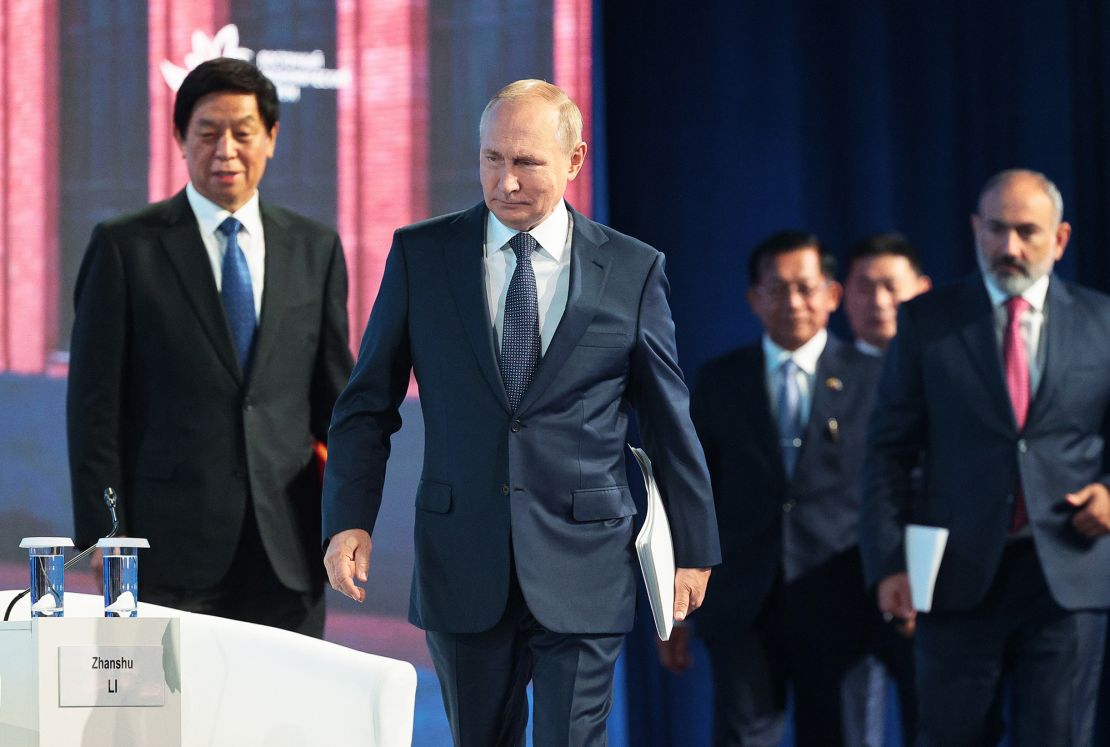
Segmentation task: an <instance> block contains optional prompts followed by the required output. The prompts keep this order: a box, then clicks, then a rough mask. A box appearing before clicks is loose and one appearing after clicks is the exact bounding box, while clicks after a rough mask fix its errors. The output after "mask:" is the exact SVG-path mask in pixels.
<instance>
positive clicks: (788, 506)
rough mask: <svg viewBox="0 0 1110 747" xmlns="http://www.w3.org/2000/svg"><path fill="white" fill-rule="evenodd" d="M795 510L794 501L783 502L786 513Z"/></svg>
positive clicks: (783, 509) (783, 510)
mask: <svg viewBox="0 0 1110 747" xmlns="http://www.w3.org/2000/svg"><path fill="white" fill-rule="evenodd" d="M793 510H794V501H787V502H786V503H784V504H782V512H783V513H784V514H788V513H790V512H791V511H793Z"/></svg>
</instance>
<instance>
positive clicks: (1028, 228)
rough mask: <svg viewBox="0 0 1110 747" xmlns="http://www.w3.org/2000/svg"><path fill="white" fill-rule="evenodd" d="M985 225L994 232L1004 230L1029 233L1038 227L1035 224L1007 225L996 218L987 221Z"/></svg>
mask: <svg viewBox="0 0 1110 747" xmlns="http://www.w3.org/2000/svg"><path fill="white" fill-rule="evenodd" d="M987 225H989V226H990V227H991V228H992V229H995V230H998V229H1000V228H1005V229H1007V230H1013V231H1031V230H1035V229H1036V228H1037V227H1038V226H1037V224H1036V223H1007V222H1006V221H1004V220H999V219H997V218H990V219H988V220H987Z"/></svg>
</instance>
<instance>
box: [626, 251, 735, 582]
mask: <svg viewBox="0 0 1110 747" xmlns="http://www.w3.org/2000/svg"><path fill="white" fill-rule="evenodd" d="M668 290H669V287H668V284H667V278H666V276H665V275H664V273H663V255H662V254H660V255H659V256H658V257H656V260H655V263H654V264H653V265H652V267H651V270H650V271H649V272H648V277H647V282H646V283H645V285H644V291H643V295H642V296H641V299H640V308H639V317H638V324H637V338H636V344H635V347H634V349H633V351H632V361H631V376H630V383H629V388H630V394H631V400H632V404H633V406H634V407H635V408H636V414H637V418H638V421H639V425H640V436H641V438H642V439H643V442H644V447H645V448H646V450H647V453H648V455H649V456H650V457H651V460H652V466H653V469H654V471H655V474H656V478H657V479H658V481H659V487H660V490H661V492H662V494H663V497H664V501H665V502H666V507H667V518H668V519H669V521H670V525H671V535H672V539H673V541H674V550H675V563H676V565H677V566H678V567H680V568H704V567H708V566H712V565H717V564H718V563H720V562H721V547H720V539H719V537H718V534H717V516H716V513H715V511H714V509H713V493H712V489H711V488H710V485H709V474H708V472H707V470H706V467H705V456H704V454H703V453H702V449H701V444H700V443H699V442H698V437H697V434H696V433H695V432H694V425H693V423H692V422H691V420H690V394H689V392H688V391H687V389H686V383H685V381H683V378H682V371H681V370H680V369H679V367H678V352H677V349H676V346H675V334H674V321H673V320H672V318H671V309H670V305H669V303H668V302H667V294H668Z"/></svg>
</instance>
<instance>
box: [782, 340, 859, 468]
mask: <svg viewBox="0 0 1110 747" xmlns="http://www.w3.org/2000/svg"><path fill="white" fill-rule="evenodd" d="M844 351H845V346H844V343H842V342H841V341H840V340H838V339H837V338H835V337H833V336H832V335H831V334H830V335H829V337H828V342H826V343H825V349H824V350H822V351H821V355H820V357H818V359H817V370H816V371H815V372H814V375H813V392H812V393H811V395H810V406H809V420H808V421H806V426H805V436H804V437H803V438H802V449H801V452H800V453H799V454H798V464H797V465H796V466H795V468H794V475H795V477H797V475H798V474H799V473H800V472H801V471H802V470H803V469H804V467H803V465H804V464H805V462H806V454H807V453H809V452H810V451H812V449H811V448H810V446H811V444H813V443H815V442H816V441H817V439H820V438H824V437H825V436H826V434H828V433H829V431H830V430H831V429H833V428H839V427H840V419H842V418H843V413H842V412H841V408H840V399H841V395H842V393H843V392H844V389H845V387H847V386H854V385H855V382H853V381H850V380H849V377H850V376H851V373H850V372H849V371H847V370H846V367H845V365H844V355H845V352H844ZM833 423H836V425H835V426H834V425H832V424H833Z"/></svg>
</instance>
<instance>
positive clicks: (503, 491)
mask: <svg viewBox="0 0 1110 747" xmlns="http://www.w3.org/2000/svg"><path fill="white" fill-rule="evenodd" d="M508 494H509V484H508V483H505V484H504V485H502V486H501V495H508Z"/></svg>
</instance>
